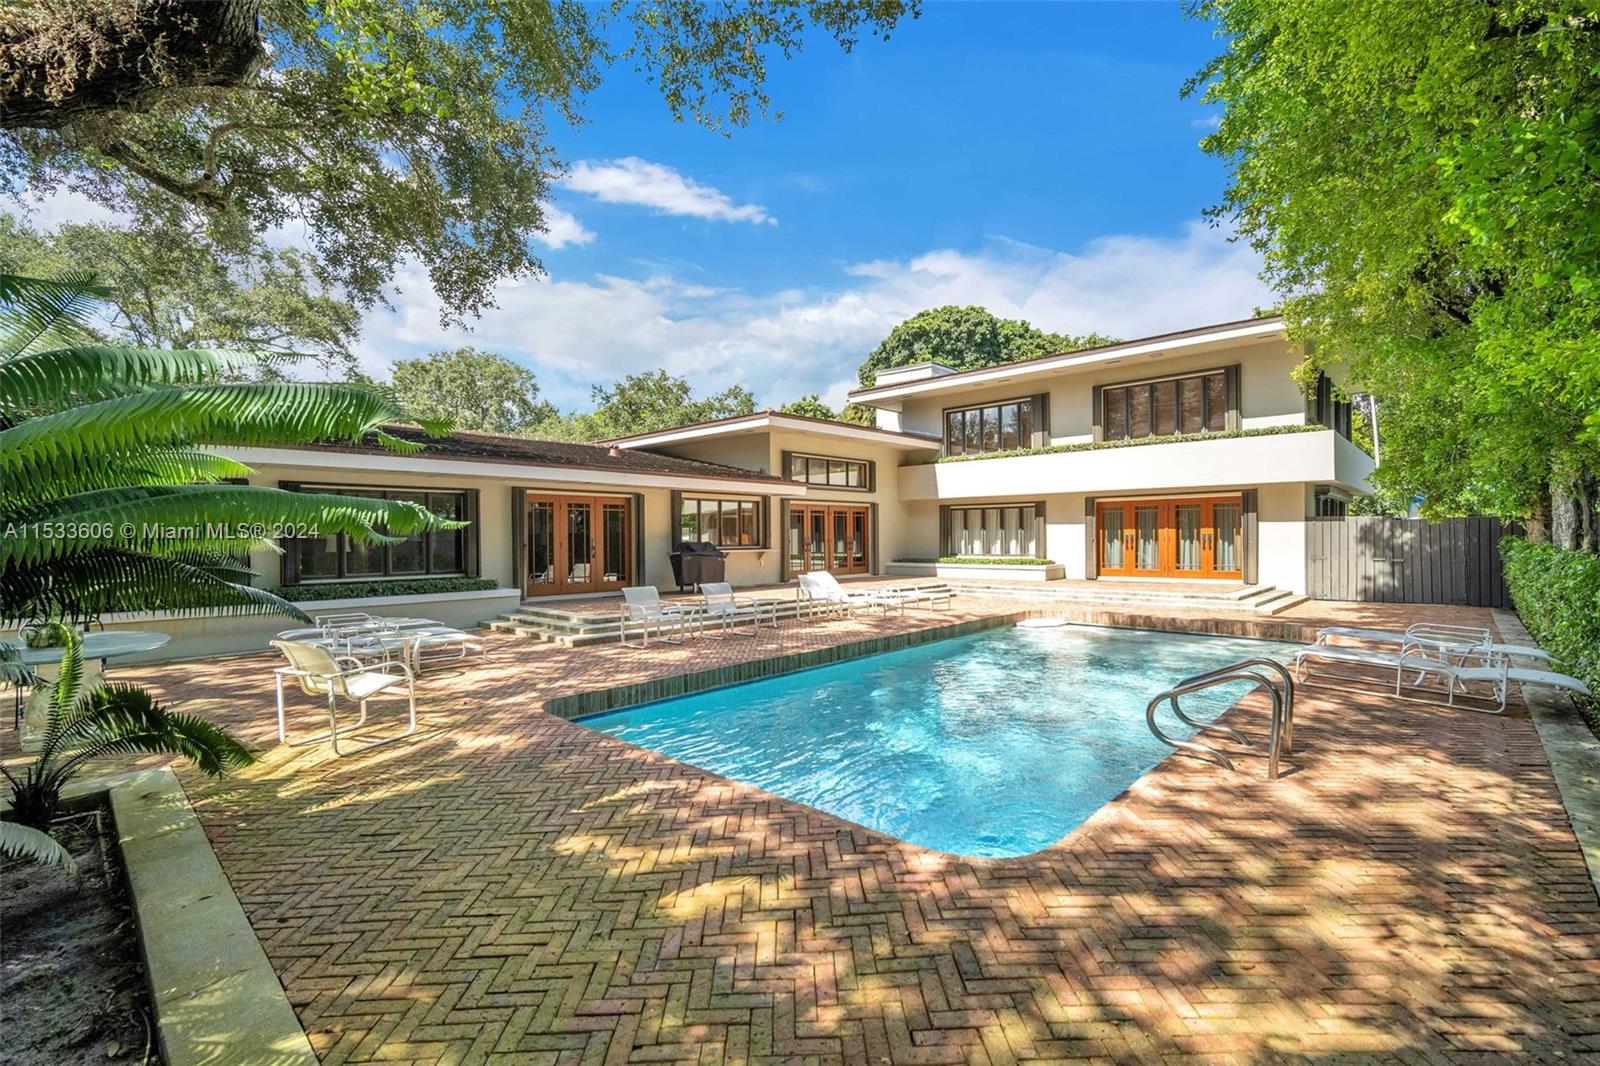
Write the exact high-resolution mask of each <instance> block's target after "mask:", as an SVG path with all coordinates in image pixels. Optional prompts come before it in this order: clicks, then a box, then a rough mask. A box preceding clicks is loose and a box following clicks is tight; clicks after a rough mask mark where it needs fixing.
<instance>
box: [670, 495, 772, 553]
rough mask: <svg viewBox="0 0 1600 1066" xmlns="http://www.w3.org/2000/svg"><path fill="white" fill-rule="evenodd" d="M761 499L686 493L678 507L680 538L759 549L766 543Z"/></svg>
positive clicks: (720, 546) (724, 546) (727, 546)
mask: <svg viewBox="0 0 1600 1066" xmlns="http://www.w3.org/2000/svg"><path fill="white" fill-rule="evenodd" d="M763 510H764V508H763V507H762V506H761V504H760V501H758V500H728V499H713V498H711V497H708V496H685V497H684V498H683V502H682V503H681V504H680V505H679V507H678V539H679V540H703V541H709V542H711V543H712V544H715V545H716V546H717V547H719V548H758V547H761V546H762V545H763V544H764V543H765V539H764V537H763V536H762V533H763V530H762V528H761V525H762V522H761V516H762V511H763Z"/></svg>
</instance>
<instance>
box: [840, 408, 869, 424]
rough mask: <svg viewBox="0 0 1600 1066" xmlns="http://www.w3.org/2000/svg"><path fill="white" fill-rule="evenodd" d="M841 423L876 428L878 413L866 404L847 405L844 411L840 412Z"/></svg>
mask: <svg viewBox="0 0 1600 1066" xmlns="http://www.w3.org/2000/svg"><path fill="white" fill-rule="evenodd" d="M839 421H841V422H854V423H856V424H857V425H861V426H876V425H877V424H878V411H877V409H876V408H873V407H868V406H867V405H866V404H864V403H847V404H845V405H844V410H843V411H841V412H839Z"/></svg>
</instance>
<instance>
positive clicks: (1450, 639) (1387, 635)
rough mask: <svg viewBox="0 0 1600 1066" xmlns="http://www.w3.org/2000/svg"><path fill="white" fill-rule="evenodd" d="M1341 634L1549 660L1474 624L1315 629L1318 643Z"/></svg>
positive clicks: (1466, 652) (1491, 655)
mask: <svg viewBox="0 0 1600 1066" xmlns="http://www.w3.org/2000/svg"><path fill="white" fill-rule="evenodd" d="M1334 637H1340V638H1343V639H1345V640H1361V641H1365V642H1367V643H1369V644H1400V645H1404V644H1405V643H1406V642H1407V641H1408V640H1415V639H1421V640H1429V641H1436V642H1438V643H1439V644H1440V645H1441V646H1445V647H1451V646H1454V647H1458V648H1460V649H1461V651H1462V652H1463V654H1464V656H1466V657H1477V658H1482V659H1485V660H1492V659H1495V658H1500V657H1506V658H1512V659H1538V660H1539V661H1541V662H1549V661H1550V653H1549V652H1547V651H1545V650H1544V649H1543V648H1535V647H1533V646H1531V645H1527V644H1500V643H1498V642H1496V641H1495V639H1494V634H1493V633H1492V632H1490V631H1489V630H1487V629H1480V628H1478V627H1476V626H1450V625H1441V624H1439V623H1436V622H1416V623H1414V624H1412V625H1410V626H1407V627H1406V629H1405V631H1404V632H1400V631H1397V630H1392V629H1356V628H1351V627H1349V626H1328V627H1327V628H1325V629H1319V630H1317V643H1318V644H1325V643H1327V642H1328V641H1329V640H1330V639H1331V638H1334Z"/></svg>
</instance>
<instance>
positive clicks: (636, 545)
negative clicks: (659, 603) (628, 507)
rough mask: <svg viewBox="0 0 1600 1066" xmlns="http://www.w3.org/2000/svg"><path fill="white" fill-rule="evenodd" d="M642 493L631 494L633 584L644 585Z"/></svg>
mask: <svg viewBox="0 0 1600 1066" xmlns="http://www.w3.org/2000/svg"><path fill="white" fill-rule="evenodd" d="M644 566H645V561H644V493H642V492H635V493H633V583H634V584H635V585H643V584H645V583H646V582H645V579H644Z"/></svg>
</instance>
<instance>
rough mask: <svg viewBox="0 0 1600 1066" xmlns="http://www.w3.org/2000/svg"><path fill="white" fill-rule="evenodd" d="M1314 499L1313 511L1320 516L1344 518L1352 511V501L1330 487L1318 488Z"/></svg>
mask: <svg viewBox="0 0 1600 1066" xmlns="http://www.w3.org/2000/svg"><path fill="white" fill-rule="evenodd" d="M1313 499H1314V504H1315V506H1314V508H1313V512H1314V513H1315V515H1316V516H1317V517H1318V518H1344V517H1345V516H1347V515H1349V513H1350V501H1349V500H1348V499H1346V498H1345V497H1343V496H1340V495H1338V494H1336V493H1334V492H1331V491H1329V490H1328V489H1325V488H1319V489H1317V491H1316V493H1315V496H1314V498H1313Z"/></svg>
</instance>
